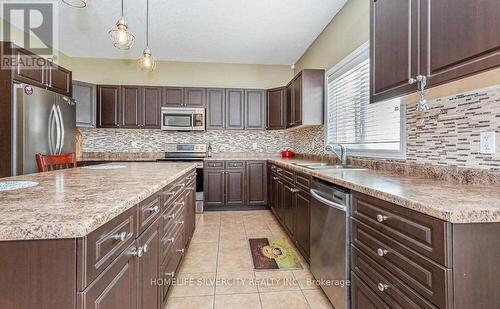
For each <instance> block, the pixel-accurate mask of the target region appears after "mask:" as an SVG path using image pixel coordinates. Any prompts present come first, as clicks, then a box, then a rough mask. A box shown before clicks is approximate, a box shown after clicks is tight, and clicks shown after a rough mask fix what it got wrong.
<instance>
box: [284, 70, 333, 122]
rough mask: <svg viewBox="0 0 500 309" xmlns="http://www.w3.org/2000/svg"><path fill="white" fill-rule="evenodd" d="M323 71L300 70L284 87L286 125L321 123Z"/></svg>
mask: <svg viewBox="0 0 500 309" xmlns="http://www.w3.org/2000/svg"><path fill="white" fill-rule="evenodd" d="M324 84H325V71H324V70H312V69H306V70H302V71H300V72H299V73H298V74H297V75H296V76H295V77H294V78H293V80H292V81H291V82H290V83H289V84H288V85H287V87H286V96H285V102H286V104H285V105H286V117H287V120H286V122H287V127H295V126H299V125H321V124H323V117H324V115H323V104H324Z"/></svg>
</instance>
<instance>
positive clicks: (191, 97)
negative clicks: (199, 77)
mask: <svg viewBox="0 0 500 309" xmlns="http://www.w3.org/2000/svg"><path fill="white" fill-rule="evenodd" d="M184 106H186V107H196V108H204V107H205V88H184Z"/></svg>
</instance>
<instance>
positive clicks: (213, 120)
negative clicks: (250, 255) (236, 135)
mask: <svg viewBox="0 0 500 309" xmlns="http://www.w3.org/2000/svg"><path fill="white" fill-rule="evenodd" d="M206 118H207V129H209V130H210V129H224V128H225V127H226V96H225V89H223V88H209V89H207V117H206Z"/></svg>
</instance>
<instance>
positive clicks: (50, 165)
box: [35, 152, 76, 172]
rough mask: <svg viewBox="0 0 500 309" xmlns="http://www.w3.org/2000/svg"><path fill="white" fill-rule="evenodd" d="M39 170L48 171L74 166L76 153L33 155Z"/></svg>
mask: <svg viewBox="0 0 500 309" xmlns="http://www.w3.org/2000/svg"><path fill="white" fill-rule="evenodd" d="M35 158H36V164H37V165H38V171H39V172H48V171H55V170H61V169H66V168H72V167H76V154H75V153H74V152H70V153H63V154H59V155H43V154H40V153H37V154H36V155H35Z"/></svg>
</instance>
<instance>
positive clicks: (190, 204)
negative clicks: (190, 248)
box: [184, 176, 196, 247]
mask: <svg viewBox="0 0 500 309" xmlns="http://www.w3.org/2000/svg"><path fill="white" fill-rule="evenodd" d="M195 179H196V176H195V178H193V179H189V180H188V181H189V184H188V189H189V190H187V191H186V195H185V196H184V208H185V214H184V228H185V231H184V235H185V237H184V238H185V246H186V247H187V245H188V244H189V241H190V240H191V236H192V235H193V233H194V229H195V226H196V211H195V210H196V180H195Z"/></svg>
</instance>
